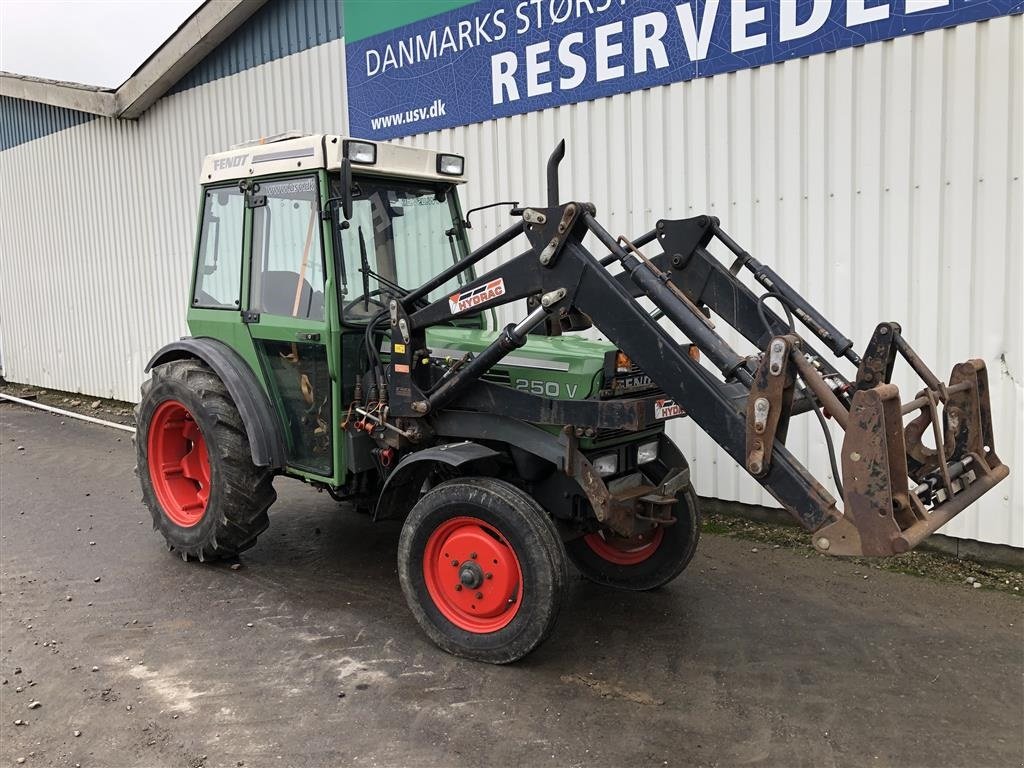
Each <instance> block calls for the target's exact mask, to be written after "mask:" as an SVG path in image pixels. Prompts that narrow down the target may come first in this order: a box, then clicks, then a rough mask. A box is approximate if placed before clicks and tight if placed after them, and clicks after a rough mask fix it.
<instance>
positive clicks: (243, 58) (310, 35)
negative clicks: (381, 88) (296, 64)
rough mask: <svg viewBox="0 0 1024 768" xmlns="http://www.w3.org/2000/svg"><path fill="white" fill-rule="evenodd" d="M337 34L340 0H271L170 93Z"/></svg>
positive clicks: (341, 29)
mask: <svg viewBox="0 0 1024 768" xmlns="http://www.w3.org/2000/svg"><path fill="white" fill-rule="evenodd" d="M342 35H344V24H343V19H342V0H301V1H300V2H295V0H270V2H268V3H267V4H266V5H264V6H263V7H262V8H260V9H259V10H258V11H256V13H255V14H253V16H252V18H251V19H249V20H248V21H246V22H245V23H244V24H243V25H242V26H241V27H239V28H238V29H237V30H235V31H234V32H233V33H232V34H231V36H230V37H228V39H227V40H225V41H224V42H223V43H221V44H220V45H218V46H217V48H216V49H214V51H213V52H212V53H210V55H209V56H207V57H206V58H205V59H203V60H202V61H201V62H200V63H199V64H197V65H196V66H195V67H194V68H193V69H192V71H191V72H189V73H188V74H187V75H185V77H183V78H182V79H181V80H179V81H178V82H177V83H176V84H175V85H174V87H173V88H172V89H171V91H170V92H171V93H179V92H181V91H184V90H188V89H189V88H195V87H196V86H199V85H204V84H205V83H209V82H212V81H214V80H218V79H220V78H222V77H227V76H228V75H234V74H237V73H239V72H242V71H244V70H246V69H249V68H251V67H256V66H259V65H260V64H266V63H267V62H269V61H274V60H275V59H280V58H284V57H285V56H290V55H292V54H294V53H299V52H300V51H304V50H306V49H307V48H312V47H314V46H317V45H323V44H324V43H329V42H331V41H332V40H338V39H340V38H341V37H342Z"/></svg>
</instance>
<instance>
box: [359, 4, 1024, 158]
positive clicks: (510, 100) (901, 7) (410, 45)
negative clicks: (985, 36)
mask: <svg viewBox="0 0 1024 768" xmlns="http://www.w3.org/2000/svg"><path fill="white" fill-rule="evenodd" d="M406 2H407V3H409V4H411V3H413V2H415V0H406ZM379 7H381V8H382V10H383V9H384V8H386V6H379ZM426 7H429V4H426ZM449 7H450V6H449ZM1022 10H1024V0H781V2H770V1H769V0H688V1H687V2H679V0H480V1H479V2H476V3H470V4H468V5H464V6H462V7H460V8H457V9H456V10H450V11H447V12H445V13H440V14H438V15H435V16H431V17H429V18H425V19H422V20H420V21H416V22H414V23H410V24H405V25H404V26H400V27H397V28H395V29H391V30H388V31H386V32H382V33H377V34H372V35H371V36H369V37H365V38H363V39H356V40H354V41H352V42H349V43H348V44H347V46H346V57H347V62H348V64H347V67H348V72H347V74H348V91H349V121H350V130H351V133H352V135H354V136H363V137H367V138H373V139H390V138H395V137H398V136H408V135H411V134H416V133H423V132H426V131H434V130H438V129H440V128H450V127H452V126H457V125H466V124H468V123H474V122H480V121H483V120H490V119H493V118H497V117H506V116H508V115H515V114H521V113H524V112H532V111H534V110H539V109H546V108H548V107H554V106H558V105H560V104H570V103H573V102H579V101H586V100H589V99H596V98H599V97H602V96H611V95H614V94H617V93H624V92H627V91H635V90H639V89H643V88H651V87H653V86H658V85H665V84H667V83H673V82H678V81H682V80H692V79H694V78H697V77H709V76H711V75H717V74H720V73H723V72H732V71H735V70H739V69H746V68H749V67H758V66H761V65H763V64H771V63H774V62H778V61H785V60H787V59H793V58H798V57H802V56H812V55H815V54H819V53H824V52H826V51H835V50H839V49H841V48H849V47H852V46H858V45H864V44H866V43H871V42H875V41H877V40H886V39H889V38H894V37H899V36H901V35H911V34H916V33H919V32H925V31H927V30H931V29H939V28H941V27H950V26H955V25H958V24H966V23H969V22H975V21H981V20H984V19H989V18H993V17H996V16H1004V15H1008V14H1013V13H1020V12H1021V11H1022ZM377 23H378V28H379V27H380V24H381V22H380V20H379V19H378V20H377ZM385 23H386V22H385ZM347 31H348V30H347ZM352 31H353V32H355V33H356V34H354V35H353V36H354V37H358V31H357V30H352Z"/></svg>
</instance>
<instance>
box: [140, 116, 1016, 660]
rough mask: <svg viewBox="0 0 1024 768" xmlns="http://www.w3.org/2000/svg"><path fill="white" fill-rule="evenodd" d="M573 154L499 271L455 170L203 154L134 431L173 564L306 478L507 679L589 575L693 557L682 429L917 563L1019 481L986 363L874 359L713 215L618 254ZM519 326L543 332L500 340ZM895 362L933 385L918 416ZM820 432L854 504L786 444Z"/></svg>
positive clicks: (851, 536)
mask: <svg viewBox="0 0 1024 768" xmlns="http://www.w3.org/2000/svg"><path fill="white" fill-rule="evenodd" d="M564 153H565V144H564V142H562V143H560V144H559V145H558V147H557V148H556V149H555V151H554V153H553V154H552V155H551V158H550V159H549V160H548V165H547V202H546V204H543V205H520V204H519V203H511V202H510V203H494V204H493V205H491V206H484V207H485V208H493V207H497V206H504V207H508V208H509V210H508V213H509V214H510V215H511V218H512V222H513V223H512V225H511V226H510V227H508V229H506V230H505V231H503V232H502V233H501V234H498V235H497V236H496V237H494V238H492V239H491V240H490V241H488V242H486V243H484V244H483V245H481V246H480V247H479V248H477V249H476V250H472V249H471V248H470V246H469V240H468V230H469V229H470V228H471V222H470V219H469V216H470V215H471V214H472V213H474V212H475V211H477V210H480V209H474V210H473V211H469V212H467V213H463V211H462V208H461V207H460V203H459V196H458V187H459V185H460V184H462V183H464V182H465V181H466V174H465V170H466V169H465V162H464V159H463V158H462V157H461V156H459V155H454V154H446V153H443V152H434V151H430V150H426V149H415V148H411V147H405V146H396V145H392V144H378V143H374V142H371V141H363V140H359V139H348V138H344V137H341V136H331V135H299V134H287V135H283V136H278V137H273V138H270V139H264V140H260V141H257V142H251V143H248V144H243V145H239V146H237V147H234V148H233V149H231V150H230V151H227V152H221V153H218V154H215V155H211V156H209V157H207V158H206V159H205V161H204V162H203V168H202V176H201V179H200V183H201V185H202V198H201V211H200V217H199V222H198V227H199V234H198V237H197V241H196V248H195V258H194V262H195V263H194V266H193V276H192V286H191V293H190V296H189V299H188V301H189V308H188V326H189V329H190V331H191V333H192V336H191V337H187V338H183V339H181V340H179V341H175V342H173V343H171V344H168V345H167V346H165V347H164V348H163V349H161V350H160V351H159V352H157V354H156V355H155V356H154V357H153V358H152V360H150V362H149V365H148V366H147V371H151V372H152V376H151V378H150V379H149V380H148V381H146V382H145V384H144V385H143V387H142V398H141V402H140V403H139V405H138V408H137V409H136V418H137V422H138V435H137V452H138V473H139V478H140V480H141V483H142V490H143V495H144V499H145V503H146V505H147V506H148V507H149V509H150V511H151V512H152V516H153V522H154V525H155V527H156V528H157V529H158V530H159V531H160V532H161V533H162V534H163V536H164V538H165V539H166V541H167V544H168V546H169V548H171V549H172V550H175V551H176V552H177V553H179V554H180V556H181V557H182V559H184V560H186V561H188V560H189V559H194V560H198V561H209V560H213V559H217V558H234V557H237V556H238V554H239V553H240V552H242V551H243V550H245V549H247V548H249V547H251V546H252V545H253V544H254V543H255V542H256V538H257V536H259V535H260V533H262V532H263V530H264V529H266V527H267V525H268V522H269V520H268V516H267V511H268V509H269V508H270V506H271V505H272V504H273V503H274V501H275V499H276V493H275V490H274V486H273V480H274V477H275V476H277V475H285V476H288V477H293V478H297V479H300V480H302V481H304V482H306V483H309V484H311V485H313V486H315V487H317V488H319V489H321V490H323V491H326V492H327V493H329V494H330V495H331V496H332V497H334V498H335V499H337V500H338V501H343V502H347V503H349V504H350V505H351V506H352V507H354V508H355V509H357V510H364V511H367V512H369V513H370V514H372V516H373V518H374V519H375V520H381V519H398V520H403V521H404V523H403V527H402V530H401V535H400V538H399V543H398V574H399V580H400V582H401V588H402V591H403V592H404V594H405V597H406V600H407V601H408V604H409V608H410V610H411V611H412V613H413V615H414V616H415V618H416V620H417V621H418V623H419V624H420V626H421V627H422V629H423V630H424V632H425V633H426V634H427V635H428V636H429V637H430V638H431V639H432V640H433V641H434V642H435V643H436V644H437V645H439V646H440V647H441V648H443V649H444V650H446V651H449V652H451V653H454V654H458V655H461V656H466V657H470V658H473V659H478V660H481V661H487V662H493V663H505V662H511V661H514V660H516V659H519V658H521V657H522V656H524V655H525V654H527V653H529V652H530V651H531V650H532V649H534V648H535V647H536V646H537V645H538V644H539V643H540V642H541V641H543V640H544V638H545V637H547V635H548V634H549V633H550V632H551V630H552V627H553V626H554V623H555V619H556V617H557V615H558V612H559V608H560V606H561V604H562V600H563V592H564V591H565V588H566V584H567V580H568V575H567V573H568V571H567V561H568V560H571V561H572V563H573V564H574V565H575V567H576V568H577V569H578V570H579V571H580V572H581V573H582V575H583V576H584V577H586V578H588V579H591V580H593V581H595V582H598V583H600V584H602V585H606V586H608V587H613V588H618V589H623V590H651V589H655V588H657V587H660V586H662V585H664V584H667V583H668V582H670V581H672V580H673V579H674V578H676V577H677V576H679V574H680V573H681V572H682V571H683V569H684V568H685V567H686V565H687V564H688V563H689V562H690V559H691V558H692V557H693V554H694V551H695V549H696V547H697V541H698V538H699V535H700V512H699V510H698V506H697V496H696V494H695V492H694V489H693V486H692V485H691V480H690V472H689V469H688V467H687V462H686V459H685V457H684V456H683V455H682V454H681V453H680V451H679V449H678V448H677V447H676V446H675V445H674V444H673V442H672V441H671V440H670V439H669V438H668V437H667V436H666V434H665V423H666V421H667V420H669V419H673V418H682V417H686V418H690V419H693V420H694V421H695V422H696V423H697V425H699V426H700V427H701V428H702V429H703V430H704V431H705V432H706V433H707V434H708V435H709V436H710V437H711V438H712V439H713V440H714V441H715V442H717V443H718V444H719V445H720V446H721V447H722V448H723V449H724V450H725V452H726V453H727V454H728V455H729V456H730V457H731V458H732V459H734V460H735V461H736V462H737V463H738V464H740V465H741V466H742V467H744V469H745V470H746V471H747V472H748V473H750V474H751V475H752V476H753V477H754V478H755V479H756V480H757V481H758V482H760V483H761V484H762V485H763V486H764V487H765V488H766V489H767V490H768V491H769V492H770V493H771V494H772V496H774V497H775V499H777V500H778V502H779V503H780V504H781V505H782V506H784V507H785V508H786V509H787V510H789V512H790V513H792V514H793V516H794V517H795V518H796V519H797V520H798V521H799V522H800V524H802V525H803V526H804V527H805V528H806V529H807V530H809V531H811V532H812V542H813V546H814V548H815V549H816V550H818V551H819V552H823V553H827V554H830V555H859V556H868V557H888V556H893V555H898V554H900V553H902V552H906V551H908V550H910V549H911V548H913V547H914V546H916V545H917V544H919V543H920V542H921V541H922V540H923V539H924V538H925V537H927V536H928V535H929V534H931V533H932V532H933V531H935V530H936V529H937V528H939V527H940V526H942V525H943V524H944V523H946V522H948V521H949V520H950V519H951V518H952V517H953V516H954V515H956V514H957V513H959V512H960V511H962V510H963V509H964V508H965V507H967V506H968V505H970V504H971V503H972V502H974V501H975V500H976V499H977V498H979V497H980V496H981V495H982V494H984V493H985V492H986V491H988V490H989V489H991V488H992V487H993V486H994V485H995V484H996V483H998V482H999V481H1000V480H1002V479H1004V478H1005V477H1006V476H1007V475H1008V474H1009V470H1008V469H1007V467H1006V465H1004V464H1003V463H1002V462H1001V461H1000V460H999V458H998V457H997V455H996V449H995V442H994V440H993V436H992V419H991V409H990V405H989V392H988V383H987V378H986V372H985V365H984V363H983V362H982V361H981V360H968V361H967V362H964V363H960V364H959V365H956V366H955V367H954V368H953V370H952V373H951V374H950V377H949V381H948V383H945V382H942V381H941V380H940V379H938V378H937V377H936V376H935V374H934V373H932V371H931V370H930V369H929V368H928V366H927V365H926V364H925V363H924V362H923V361H922V360H921V359H920V358H919V357H918V356H917V355H916V354H915V353H914V351H913V349H912V348H911V347H910V345H909V343H908V342H907V340H906V339H905V338H904V336H903V332H902V330H901V328H900V326H899V325H898V324H897V323H894V322H883V323H880V324H879V325H878V326H877V327H876V329H875V331H874V334H873V335H872V337H871V339H870V341H869V342H868V344H867V347H866V348H865V351H864V353H863V355H858V354H857V353H856V352H855V351H854V348H853V342H852V341H851V340H850V339H848V338H847V337H846V336H844V335H843V334H842V333H841V332H840V331H839V330H838V329H837V328H836V327H835V326H834V325H832V324H831V323H830V322H829V321H828V320H827V319H826V318H825V317H824V316H823V315H822V314H821V313H820V312H819V311H818V310H816V309H815V308H814V307H813V306H811V304H810V303H809V302H808V301H807V300H805V299H804V298H803V297H802V296H801V295H800V294H799V293H798V292H797V291H796V290H794V289H793V288H792V287H791V286H790V285H788V284H787V283H786V282H785V281H784V280H783V279H782V278H781V277H779V275H777V274H776V273H775V272H774V271H772V269H770V268H769V267H767V266H765V265H764V264H761V263H760V262H759V261H758V260H757V259H756V258H754V256H752V255H751V254H750V253H748V252H747V251H746V250H744V249H743V248H742V247H740V246H739V245H738V244H737V243H736V242H735V241H734V240H733V239H732V238H731V237H730V236H729V235H728V234H727V233H726V232H725V231H724V230H723V229H722V227H721V226H720V223H719V220H718V219H717V218H715V217H714V216H697V217H695V218H689V219H680V220H668V219H663V220H660V221H657V222H656V223H655V225H654V228H653V229H651V230H650V231H649V232H646V233H643V234H640V235H639V236H636V237H633V238H632V239H629V238H627V237H615V236H613V235H611V234H609V232H607V231H606V230H605V229H604V228H603V227H602V226H601V224H599V223H598V220H597V218H596V217H597V212H596V210H595V207H594V205H593V204H591V203H588V202H562V201H560V199H559V194H558V165H559V162H560V161H561V159H562V157H563V156H564ZM517 240H518V241H521V246H520V249H517V250H515V251H513V253H516V252H518V253H519V255H516V256H512V257H509V258H505V259H504V260H503V261H502V262H501V263H500V265H499V266H497V267H495V268H494V269H492V270H490V271H488V272H486V273H485V274H482V275H477V274H475V271H474V265H477V264H478V263H479V262H480V261H481V260H482V259H484V258H485V257H487V256H488V255H490V254H495V253H496V252H498V251H499V249H502V248H503V247H504V246H507V245H510V244H511V243H513V241H517ZM585 240H586V242H587V243H593V244H598V245H599V250H600V252H599V253H598V254H595V253H592V252H591V250H589V249H588V247H587V246H585V245H584V241H585ZM522 241H525V242H522ZM711 248H715V249H717V250H718V251H720V252H724V255H726V256H728V257H729V259H730V260H731V264H730V265H727V263H726V262H723V261H720V260H719V258H717V257H716V256H714V255H712V253H711V251H710V250H709V249H711ZM644 249H646V250H647V251H648V253H647V254H645V253H644ZM747 273H749V275H747ZM741 275H743V276H744V279H741ZM748 284H749V285H750V286H753V288H754V289H755V290H752V289H751V287H748ZM513 302H520V307H521V309H519V311H518V312H515V311H514V310H515V308H514V307H508V308H507V309H506V310H504V311H510V312H513V314H511V315H510V316H511V317H517V318H520V319H519V320H518V322H515V323H510V324H508V325H506V326H504V327H498V323H497V320H496V313H495V312H494V311H493V310H494V308H496V307H499V306H503V305H509V304H512V303H513ZM773 307H774V309H773ZM797 321H799V323H801V324H802V326H803V327H805V328H806V329H809V331H810V332H809V333H807V335H806V336H804V335H801V333H800V332H798V330H797V326H796V322H797ZM721 323H725V324H727V325H729V326H731V327H733V328H734V329H735V330H736V331H737V332H738V334H739V335H741V336H742V337H744V338H746V339H747V340H748V341H749V342H750V343H751V344H752V345H753V346H752V347H751V349H754V348H756V350H759V352H758V353H757V354H751V355H742V354H740V353H738V352H737V351H736V350H734V349H733V347H732V346H730V345H729V344H728V343H726V341H725V340H724V338H723V337H722V335H720V333H719V331H718V330H716V325H717V324H721ZM591 327H593V328H596V329H597V330H598V331H599V332H600V334H601V335H602V336H603V337H604V338H605V339H608V341H607V342H599V341H595V340H592V339H590V338H586V337H584V336H583V335H581V332H582V331H585V330H586V329H588V328H591ZM819 348H820V349H824V350H827V351H828V352H829V353H831V356H830V357H826V356H825V355H824V354H822V353H821V352H819V351H818V350H819ZM897 357H901V358H903V360H905V362H906V363H907V364H909V366H910V367H911V368H912V369H913V372H914V373H915V374H916V376H918V377H919V378H920V379H921V380H922V382H923V387H922V388H921V389H920V391H919V392H917V394H916V395H914V397H913V398H912V399H910V400H909V401H908V402H903V401H901V399H900V394H899V391H898V390H897V387H896V386H894V385H893V384H892V383H891V376H892V371H893V366H894V364H895V362H896V359H897ZM833 363H836V364H842V365H846V366H850V367H852V368H853V369H855V373H854V374H853V377H852V378H847V376H845V375H843V374H842V373H841V372H840V371H839V370H838V369H837V367H836V365H834V364H833ZM812 412H813V413H814V414H815V415H816V417H817V419H818V420H819V421H820V422H821V424H822V426H823V427H824V431H825V437H826V442H827V444H828V448H829V453H830V454H831V465H832V469H833V475H834V480H835V490H836V494H837V495H833V493H832V492H831V491H830V490H829V488H826V487H825V485H824V484H823V483H821V482H819V481H818V480H816V479H815V478H814V477H813V476H812V475H811V474H810V472H809V471H808V470H807V469H806V468H805V467H804V466H803V465H802V464H801V462H800V461H799V460H798V459H797V457H796V456H794V455H793V454H792V453H791V452H790V451H789V450H788V449H787V447H786V435H787V431H788V427H789V423H790V419H791V418H792V417H794V416H797V415H799V414H806V413H812ZM826 418H831V419H832V420H833V423H834V424H835V425H837V426H838V428H841V429H842V430H843V432H844V433H845V434H844V436H843V440H842V444H841V445H840V446H839V450H838V456H837V455H836V453H837V451H836V450H835V448H834V446H833V444H832V441H831V438H830V437H829V429H828V426H827V423H826V421H825V419H826Z"/></svg>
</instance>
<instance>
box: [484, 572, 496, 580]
mask: <svg viewBox="0 0 1024 768" xmlns="http://www.w3.org/2000/svg"><path fill="white" fill-rule="evenodd" d="M484 578H485V579H493V578H494V574H493V573H488V574H485V575H484Z"/></svg>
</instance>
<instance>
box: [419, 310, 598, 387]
mask: <svg viewBox="0 0 1024 768" xmlns="http://www.w3.org/2000/svg"><path fill="white" fill-rule="evenodd" d="M497 336H498V332H497V331H484V330H479V329H475V328H439V327H434V328H429V329H428V330H427V344H428V345H429V346H430V350H431V357H434V358H442V359H443V358H452V359H453V360H457V359H459V358H461V357H462V356H463V355H464V354H465V353H466V352H472V353H474V354H476V353H478V352H480V351H481V350H482V349H484V348H485V347H486V346H488V345H489V344H490V343H491V342H493V341H494V339H495V338H497ZM613 349H615V347H614V346H613V345H611V344H609V343H607V342H602V341H592V340H590V339H584V338H581V337H580V336H551V337H548V336H530V337H529V339H528V340H527V342H526V344H525V345H524V346H523V347H521V348H520V349H517V350H515V351H514V352H512V353H511V354H510V355H508V356H507V357H505V358H504V359H503V360H501V361H500V362H499V363H498V364H497V365H496V366H494V368H492V369H491V370H490V372H489V373H488V374H487V375H485V376H484V377H483V378H484V380H486V381H491V382H493V383H495V384H506V385H508V386H511V387H515V388H516V389H520V390H523V391H525V392H530V393H532V394H535V395H543V396H545V397H550V398H561V399H571V400H576V399H581V398H584V397H589V396H590V395H592V394H596V393H597V392H598V390H599V389H600V387H601V374H602V370H603V368H604V356H605V354H607V353H608V352H609V351H610V350H613Z"/></svg>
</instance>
